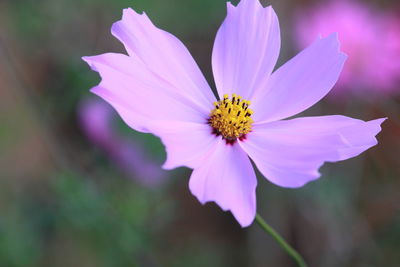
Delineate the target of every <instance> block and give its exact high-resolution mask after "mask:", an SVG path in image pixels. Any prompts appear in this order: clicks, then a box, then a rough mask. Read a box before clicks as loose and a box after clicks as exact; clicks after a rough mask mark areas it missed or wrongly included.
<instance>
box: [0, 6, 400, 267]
mask: <svg viewBox="0 0 400 267" xmlns="http://www.w3.org/2000/svg"><path fill="white" fill-rule="evenodd" d="M237 2H238V1H233V3H237ZM262 3H263V4H264V5H267V4H272V5H273V7H274V9H275V10H276V12H277V14H278V17H279V19H280V24H281V30H282V52H281V55H280V58H279V62H278V66H280V65H281V64H282V63H283V62H285V61H287V60H288V59H289V58H291V57H292V56H294V55H295V54H296V53H297V52H298V51H300V50H301V49H303V48H304V47H306V46H307V45H308V44H309V43H310V42H311V41H312V40H313V39H315V38H316V36H317V34H318V33H321V34H322V35H326V34H328V33H330V32H339V39H340V40H341V43H342V48H343V50H344V52H346V53H347V54H348V55H349V60H348V62H347V64H346V67H345V69H344V71H343V75H342V77H341V79H340V81H339V82H338V84H337V85H336V86H335V88H334V89H333V90H332V92H331V93H330V94H329V95H328V96H327V97H326V98H325V99H324V100H323V101H321V102H320V103H318V104H317V105H316V106H314V107H313V108H311V109H310V110H308V111H306V112H305V113H304V114H301V115H328V114H343V115H346V116H351V117H355V118H359V119H363V120H372V119H376V118H380V117H388V118H389V119H388V120H387V121H386V122H385V123H384V124H383V130H382V132H381V133H380V134H379V136H378V140H379V145H378V146H375V147H373V148H371V149H370V150H368V151H367V152H365V153H363V154H362V155H361V156H359V157H357V158H354V159H351V160H347V161H345V162H340V163H336V164H325V165H324V167H322V169H321V172H322V178H321V179H319V180H317V181H315V182H311V183H310V184H308V185H306V186H305V187H304V188H301V189H296V190H293V189H285V188H280V187H277V186H275V185H273V184H271V183H269V182H268V181H267V180H265V179H263V178H262V177H259V178H260V179H259V186H258V188H257V198H258V199H257V201H258V202H257V205H258V211H259V213H260V214H261V215H263V216H264V217H265V218H266V220H267V221H268V222H269V223H270V224H271V225H272V226H274V227H275V228H276V229H277V230H278V231H279V232H280V233H281V234H282V235H283V236H284V237H285V238H286V239H287V240H288V242H289V243H290V244H292V245H293V246H294V247H295V248H296V249H297V250H298V251H299V252H300V253H301V254H303V255H304V257H305V259H306V261H307V262H308V263H309V265H310V266H324V267H325V266H328V267H329V266H366V267H367V266H400V253H399V252H400V179H399V178H400V153H399V152H400V97H399V93H400V9H399V8H400V4H399V2H398V1H396V0H392V1H390V0H386V1H382V0H376V1H361V0H359V1H344V0H343V1H335V0H333V2H329V1H312V0H299V1H290V0H271V1H268V2H267V1H263V2H262ZM126 7H133V8H134V9H135V10H137V11H142V10H145V11H146V13H147V14H148V15H149V17H150V18H151V19H152V20H153V22H154V23H155V24H156V25H157V26H159V27H160V28H162V29H165V30H167V31H169V32H171V33H173V34H174V35H176V36H177V37H178V38H179V39H181V40H182V41H183V43H184V44H185V45H187V47H188V48H189V50H190V51H191V53H192V55H193V56H194V58H195V59H196V61H197V62H198V64H199V66H200V68H201V69H202V71H203V73H204V74H205V76H206V77H207V79H208V81H209V82H210V84H211V85H212V86H214V83H213V81H212V72H211V51H212V45H213V40H214V37H215V33H216V31H217V29H218V27H219V25H220V24H221V22H222V20H223V19H224V17H225V14H226V10H225V1H224V0H203V1H198V0H169V1H161V0H112V1H111V0H81V1H71V0H1V1H0V266H6V267H8V266H10V267H13V266H16V267H17V266H89V267H90V266H100V267H102V266H256V267H257V266H294V265H293V263H292V261H291V260H290V259H289V258H288V256H287V255H285V254H284V252H282V250H281V249H280V248H279V247H278V245H277V244H276V243H275V242H274V241H273V240H272V239H271V237H269V236H267V235H266V234H264V233H263V232H261V230H260V229H259V228H258V226H257V225H252V226H250V227H248V228H246V229H241V228H240V226H239V225H238V223H237V222H236V221H235V220H234V218H233V217H232V216H231V214H230V213H224V212H222V211H221V209H220V208H219V207H217V206H216V205H215V204H207V205H205V206H202V205H201V204H200V203H199V202H198V201H197V200H196V199H195V197H193V196H192V195H191V194H190V192H189V190H188V185H187V184H188V178H189V176H190V173H191V171H190V170H189V169H186V168H180V169H177V170H174V171H169V172H167V171H163V170H162V169H161V167H160V166H161V164H162V163H163V161H164V159H165V152H164V148H163V146H162V144H161V143H160V141H159V140H158V139H157V138H155V137H153V136H151V135H148V134H140V133H137V132H134V131H133V130H130V129H129V128H128V127H127V126H126V125H125V124H124V123H123V122H122V121H121V119H120V118H119V117H118V116H117V115H116V114H115V113H114V111H113V110H112V109H111V108H110V107H109V106H108V105H107V104H105V103H104V102H103V101H102V100H100V99H99V98H97V97H95V96H94V95H91V93H90V92H89V89H90V88H91V87H92V86H94V85H96V84H97V83H98V82H99V80H100V79H99V77H98V75H97V73H94V72H92V71H90V70H89V68H88V66H86V64H85V63H84V62H83V61H82V60H81V59H80V58H81V57H82V56H86V55H95V54H100V53H104V52H110V51H114V52H123V53H124V50H123V47H122V45H121V44H120V43H119V42H118V41H117V40H116V39H114V38H113V37H112V36H111V34H110V27H111V25H112V23H113V22H115V21H117V20H119V19H120V18H121V14H122V9H123V8H126Z"/></svg>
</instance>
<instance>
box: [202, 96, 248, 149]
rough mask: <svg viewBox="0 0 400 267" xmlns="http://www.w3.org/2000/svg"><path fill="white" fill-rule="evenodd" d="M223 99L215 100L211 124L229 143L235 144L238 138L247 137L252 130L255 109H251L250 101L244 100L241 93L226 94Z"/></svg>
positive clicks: (218, 134) (216, 132)
mask: <svg viewBox="0 0 400 267" xmlns="http://www.w3.org/2000/svg"><path fill="white" fill-rule="evenodd" d="M223 97H224V98H223V100H220V101H218V102H214V106H215V108H214V109H213V110H212V111H211V114H210V119H209V120H208V121H209V124H210V125H211V127H212V128H213V133H214V134H216V135H217V136H220V135H221V136H222V138H223V139H225V140H226V141H227V144H234V143H235V142H236V140H237V139H239V140H244V139H246V136H245V135H246V134H248V133H249V132H251V125H252V123H253V120H252V118H251V115H252V114H253V111H252V110H251V109H249V105H250V101H247V100H242V97H241V96H240V95H236V94H232V98H231V99H229V95H227V94H225V95H224V96H223Z"/></svg>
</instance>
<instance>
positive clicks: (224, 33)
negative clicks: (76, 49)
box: [83, 0, 384, 227]
mask: <svg viewBox="0 0 400 267" xmlns="http://www.w3.org/2000/svg"><path fill="white" fill-rule="evenodd" d="M227 8H228V12H227V17H226V19H225V21H224V22H223V24H222V26H221V27H220V29H219V30H218V33H217V36H216V40H215V44H214V48H213V54H212V67H213V73H214V78H215V82H216V87H217V91H218V95H219V100H217V99H216V98H215V96H214V95H213V93H212V91H211V89H210V87H209V85H208V84H207V82H206V80H205V79H204V77H203V75H202V74H201V72H200V70H199V68H198V67H197V65H196V63H195V61H194V60H193V58H192V57H191V55H190V54H189V52H188V50H187V49H186V48H185V46H184V45H183V44H182V43H181V42H180V41H179V40H178V39H177V38H176V37H174V36H173V35H171V34H169V33H167V32H165V31H163V30H160V29H158V28H156V27H155V26H154V25H153V24H152V23H151V21H150V20H149V18H148V17H147V16H146V15H145V14H138V13H136V12H135V11H133V10H131V9H125V10H124V12H123V16H122V20H121V21H118V22H116V23H115V24H114V25H113V26H112V34H113V35H114V36H115V37H117V38H118V39H119V40H120V41H121V42H122V43H123V44H124V46H125V48H126V50H127V52H128V54H129V55H128V56H127V55H123V54H115V53H106V54H102V55H99V56H92V57H84V58H83V59H84V60H85V61H86V62H87V63H88V64H89V65H90V66H91V68H92V69H93V70H95V71H97V72H99V74H100V76H101V78H102V80H101V82H100V84H99V85H98V86H96V87H94V88H93V89H92V92H93V93H95V94H97V95H99V96H100V97H102V98H103V99H105V100H106V101H107V102H109V103H110V104H111V105H112V106H113V107H114V108H115V109H116V110H117V111H118V112H119V114H120V115H121V117H122V118H123V119H124V120H125V122H126V123H127V124H128V125H129V126H130V127H132V128H133V129H135V130H137V131H141V132H148V133H152V134H154V135H156V136H158V137H160V139H161V140H162V142H163V143H164V145H165V147H166V150H167V160H166V162H165V164H164V165H163V167H164V168H165V169H173V168H176V167H179V166H186V167H189V168H192V169H194V170H193V173H192V175H191V177H190V181H189V188H190V191H191V192H192V194H194V195H195V196H196V197H197V198H198V200H199V201H200V202H201V203H203V204H204V203H206V202H208V201H214V202H216V203H217V204H218V205H219V206H220V207H221V208H222V209H223V210H230V211H231V212H232V214H233V215H234V217H235V218H236V219H237V221H238V222H239V223H240V224H241V225H242V226H243V227H245V226H248V225H249V224H251V222H252V221H253V219H254V217H255V214H256V185H257V179H256V175H255V172H254V169H253V166H252V164H251V161H250V158H251V159H252V160H253V161H254V163H255V165H256V166H257V167H258V169H259V170H260V171H261V173H262V174H264V176H265V177H266V178H267V179H268V180H269V181H271V182H272V183H274V184H276V185H279V186H283V187H300V186H303V185H304V184H306V183H307V182H310V181H312V180H315V179H317V178H318V177H319V176H320V173H319V172H318V169H319V168H320V167H321V165H322V164H323V163H324V162H326V161H330V162H332V161H339V160H344V159H348V158H351V157H354V156H356V155H358V154H360V153H361V152H363V151H365V150H366V149H368V148H370V147H371V146H374V145H375V144H376V143H377V141H376V139H375V135H376V134H377V133H378V132H379V131H380V124H381V123H382V122H383V120H384V119H378V120H373V121H369V122H364V121H361V120H357V119H352V118H349V117H344V116H339V115H338V116H335V115H334V116H322V117H305V118H296V119H290V120H282V119H285V118H288V117H291V116H293V115H296V114H298V113H299V112H301V111H303V110H305V109H307V108H308V107H310V106H312V105H313V104H315V103H316V102H318V101H319V100H320V99H321V98H322V97H324V96H325V95H326V94H327V93H328V92H329V90H330V89H331V88H332V86H333V85H334V84H335V82H336V80H337V79H338V76H339V73H340V71H341V69H342V67H343V64H344V61H345V60H346V55H344V54H343V53H341V52H340V51H339V42H338V40H337V36H336V35H335V34H332V35H330V36H328V37H326V38H317V39H316V40H315V41H314V42H313V43H312V44H311V45H310V46H309V47H308V48H306V49H305V50H303V51H302V52H301V53H299V54H298V55H297V56H295V57H294V58H293V59H291V60H290V61H288V62H287V63H286V64H284V65H283V66H282V67H280V68H279V69H277V70H276V71H275V72H274V73H272V70H273V68H274V66H275V63H276V61H277V58H278V54H279V50H280V32H279V23H278V18H277V16H276V14H275V12H274V10H273V9H272V7H266V8H263V7H262V6H261V4H260V3H259V2H258V0H242V1H241V2H240V3H239V4H238V5H237V6H233V5H232V4H231V3H228V4H227ZM271 73H272V74H271Z"/></svg>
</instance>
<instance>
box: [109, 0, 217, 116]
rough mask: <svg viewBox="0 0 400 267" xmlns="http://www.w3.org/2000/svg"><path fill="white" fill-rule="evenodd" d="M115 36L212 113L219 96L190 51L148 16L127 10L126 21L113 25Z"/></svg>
mask: <svg viewBox="0 0 400 267" xmlns="http://www.w3.org/2000/svg"><path fill="white" fill-rule="evenodd" d="M111 32H112V34H113V35H114V36H115V37H116V38H118V39H119V40H120V41H121V42H122V43H123V44H124V46H125V49H126V50H127V52H128V54H129V55H130V56H132V57H136V58H139V59H140V60H141V61H143V63H144V64H145V65H147V67H148V68H149V69H150V70H151V71H153V72H154V73H157V74H158V75H159V76H160V77H162V78H163V79H164V80H166V81H167V82H169V83H170V84H171V85H173V86H174V88H175V89H176V90H177V92H180V93H182V94H183V93H184V94H187V95H188V96H189V97H191V98H192V99H193V100H194V101H196V102H198V103H199V104H201V105H203V106H204V107H206V108H207V109H208V111H210V110H211V109H212V108H213V105H212V104H213V102H214V101H215V96H214V95H213V93H212V91H211V89H210V87H209V85H208V83H207V81H206V80H205V79H204V76H203V74H202V73H201V71H200V69H199V68H198V66H197V64H196V62H195V61H194V60H193V57H192V56H191V55H190V53H189V51H188V50H187V49H186V47H185V46H184V45H183V44H182V43H181V42H180V41H179V40H178V39H177V38H176V37H175V36H173V35H172V34H170V33H168V32H165V31H163V30H161V29H158V28H157V27H155V26H154V25H153V23H152V22H151V21H150V19H149V18H148V17H147V15H146V14H144V13H143V14H138V13H136V12H135V11H134V10H132V9H130V8H127V9H124V11H123V15H122V20H120V21H117V22H115V23H114V24H113V26H112V29H111Z"/></svg>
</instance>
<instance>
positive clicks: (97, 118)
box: [78, 99, 167, 186]
mask: <svg viewBox="0 0 400 267" xmlns="http://www.w3.org/2000/svg"><path fill="white" fill-rule="evenodd" d="M78 115H79V122H80V125H81V127H82V130H83V132H84V133H85V134H86V136H87V137H88V138H89V140H90V141H91V142H93V144H95V145H96V146H98V147H100V148H101V149H102V150H104V151H105V152H106V153H107V154H108V155H109V156H110V158H111V159H112V160H113V161H114V162H115V163H116V164H117V165H118V166H119V167H120V168H121V169H122V171H124V172H125V173H126V174H127V175H128V176H129V177H131V178H134V179H135V180H136V181H138V182H140V183H141V184H142V185H145V186H154V185H156V184H159V183H160V182H161V181H163V180H164V179H165V177H166V176H167V175H166V173H165V171H163V170H161V169H160V168H159V167H158V166H157V165H156V164H155V163H154V162H152V161H151V160H150V159H148V158H146V157H144V156H143V149H142V147H141V146H139V145H138V144H136V143H134V142H132V140H128V139H127V138H125V137H123V136H120V135H119V134H118V133H117V132H116V131H115V130H114V129H113V127H112V121H113V119H114V115H115V114H114V112H113V110H112V108H111V107H110V106H109V105H107V103H106V102H104V101H102V100H100V99H85V100H84V101H82V103H81V104H80V106H79V113H78Z"/></svg>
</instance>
